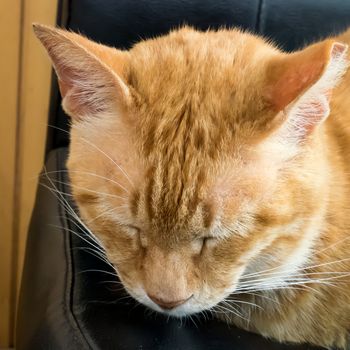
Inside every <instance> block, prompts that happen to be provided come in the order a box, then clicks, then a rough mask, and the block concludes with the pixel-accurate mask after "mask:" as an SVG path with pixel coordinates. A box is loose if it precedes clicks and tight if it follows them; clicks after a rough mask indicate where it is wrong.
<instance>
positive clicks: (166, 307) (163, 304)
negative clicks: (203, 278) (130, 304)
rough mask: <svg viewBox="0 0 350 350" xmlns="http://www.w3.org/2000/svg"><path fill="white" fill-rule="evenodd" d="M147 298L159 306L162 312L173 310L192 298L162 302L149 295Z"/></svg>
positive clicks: (162, 300)
mask: <svg viewBox="0 0 350 350" xmlns="http://www.w3.org/2000/svg"><path fill="white" fill-rule="evenodd" d="M148 296H149V298H150V299H151V300H153V301H154V302H155V303H156V304H157V305H158V306H160V307H161V308H162V309H164V310H171V309H174V308H175V307H177V306H180V305H182V304H184V303H185V302H186V301H187V300H189V299H190V298H191V297H192V295H191V296H190V297H188V298H186V299H181V300H164V299H161V298H157V297H155V296H153V295H150V294H148Z"/></svg>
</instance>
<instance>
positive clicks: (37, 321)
mask: <svg viewBox="0 0 350 350" xmlns="http://www.w3.org/2000/svg"><path fill="white" fill-rule="evenodd" d="M182 23H187V24H190V25H192V26H194V27H196V28H199V29H207V28H208V27H210V28H218V27H223V26H224V27H232V26H239V27H241V28H243V29H247V30H249V31H252V32H256V33H259V34H261V35H263V36H265V37H268V38H271V39H273V40H274V41H276V42H277V43H278V44H279V46H280V47H282V48H284V49H286V50H294V49H297V48H300V47H301V46H303V45H305V44H307V43H310V42H311V41H315V40H316V39H319V38H321V37H325V36H327V35H329V34H332V33H337V32H340V31H341V30H343V29H345V28H346V27H347V26H348V25H350V2H349V1H344V0H288V1H287V0H70V1H63V0H62V1H60V2H59V8H58V20H57V24H58V25H60V26H64V27H67V28H71V29H72V30H75V31H78V30H79V31H80V32H82V33H84V34H86V35H87V36H89V37H90V38H92V39H95V40H97V41H100V42H102V43H106V44H109V45H113V46H116V47H119V48H129V47H130V46H131V45H132V44H133V43H135V42H137V41H138V40H139V39H141V38H148V37H153V36H156V35H159V34H163V33H167V32H168V31H169V29H170V28H173V27H177V26H179V25H180V24H182ZM34 117H35V116H33V118H34ZM68 121H69V119H68V118H67V117H66V116H65V115H64V113H63V111H62V109H61V107H60V97H59V93H58V89H57V84H56V79H55V76H54V75H53V83H52V94H51V108H50V115H49V124H50V125H51V127H49V129H48V139H47V151H46V165H45V168H46V171H47V175H45V174H43V176H42V178H41V183H42V186H39V188H38V193H37V199H36V205H35V210H34V212H33V216H32V222H31V226H30V232H29V236H28V242H27V250H26V257H25V265H24V271H23V278H22V286H21V293H20V302H19V308H18V318H17V336H16V338H17V339H16V340H17V349H18V350H39V349H45V350H46V349H53V350H55V349H57V350H59V349H125V350H131V349H140V350H141V349H144V350H150V349H152V350H160V349H164V350H175V349H183V350H195V349H201V350H202V349H203V350H204V349H205V350H207V349H212V350H214V349H220V350H221V349H239V350H243V349H249V350H255V349H256V350H260V349H281V350H282V349H295V350H297V349H311V347H310V346H308V345H299V346H297V345H284V344H278V343H276V342H272V341H268V340H266V339H264V338H262V337H260V336H258V335H255V334H250V333H247V332H244V331H241V330H238V329H236V328H234V327H232V326H227V325H226V324H224V323H222V322H219V321H216V320H213V319H210V320H204V319H202V318H198V319H197V318H195V319H194V321H195V322H196V325H195V324H194V323H193V322H191V321H190V320H187V321H186V322H185V321H183V322H182V324H181V322H180V321H179V320H176V319H170V320H167V319H166V318H164V317H163V316H161V315H154V314H153V315H149V314H148V313H147V311H146V310H145V309H144V308H143V307H142V306H141V305H138V304H137V303H135V302H134V301H133V300H132V299H128V298H123V296H122V295H123V291H120V290H117V289H118V288H119V287H118V286H117V285H116V284H115V283H113V282H106V280H112V279H113V276H112V275H109V274H108V273H104V272H99V270H100V271H102V270H103V271H106V272H111V273H112V272H113V271H111V269H110V268H109V267H108V266H107V265H106V264H105V263H103V262H102V261H101V260H100V259H98V258H97V257H95V256H94V255H93V254H91V253H92V252H91V251H90V250H89V249H88V248H89V247H90V245H89V244H90V243H91V237H89V235H88V234H87V233H86V232H84V230H83V229H82V227H81V226H80V225H79V223H77V221H76V220H74V218H73V217H72V216H71V214H70V213H69V210H66V209H67V208H65V206H66V205H65V204H64V202H63V201H68V203H70V201H71V197H70V196H69V185H68V184H65V182H68V178H67V173H66V172H65V171H64V170H65V160H66V156H67V147H68V144H69V141H68V140H69V137H68V133H69V131H68V129H69V128H68ZM53 185H55V186H56V187H57V189H58V190H59V191H61V192H62V193H67V194H63V195H62V197H61V198H60V195H58V194H57V193H52V190H51V191H50V189H48V188H47V187H51V188H52V187H53ZM59 199H60V200H59ZM71 205H74V204H73V203H71ZM73 232H76V233H77V234H79V235H80V237H78V236H77V235H76V234H75V233H73ZM90 270H95V271H90ZM116 286H117V287H116Z"/></svg>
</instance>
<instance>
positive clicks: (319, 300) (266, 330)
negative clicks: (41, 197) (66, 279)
mask: <svg viewBox="0 0 350 350" xmlns="http://www.w3.org/2000/svg"><path fill="white" fill-rule="evenodd" d="M35 33H36V35H37V36H38V38H39V39H40V40H41V42H42V43H43V45H44V46H45V48H46V49H47V51H48V53H49V55H50V57H51V59H52V61H53V64H54V67H55V69H56V72H57V75H58V79H59V85H60V90H61V93H62V97H63V107H64V109H65V111H66V112H67V113H68V114H69V115H70V116H71V117H72V130H71V146H70V155H69V160H68V169H69V172H70V179H71V183H72V188H73V194H74V198H75V200H76V202H77V204H78V207H79V211H80V215H81V217H82V219H83V221H84V223H85V224H86V226H87V228H88V229H89V230H91V231H92V232H93V233H94V234H96V236H97V237H98V239H99V240H100V241H101V243H102V244H103V246H104V248H105V250H106V254H107V256H108V259H109V260H110V261H111V262H112V263H113V264H114V265H115V267H116V270H117V272H118V274H119V276H120V278H121V280H122V282H123V284H124V286H125V288H126V290H127V291H128V292H129V293H130V294H131V295H132V296H133V297H134V298H135V299H137V300H138V301H140V302H142V303H144V304H145V305H147V306H149V307H150V308H153V309H154V310H157V311H160V312H163V313H166V314H169V315H174V316H182V315H188V314H192V313H196V312H200V311H202V310H207V309H210V310H212V311H213V312H215V313H216V314H217V315H218V317H220V316H224V317H225V318H226V319H227V320H228V321H229V322H232V323H235V324H237V325H238V326H240V327H242V328H244V329H247V330H250V331H254V332H258V333H260V334H262V335H264V336H266V337H271V338H275V339H278V340H279V341H292V342H309V343H313V344H318V345H322V346H326V347H328V346H337V347H339V348H345V347H346V346H347V344H348V340H349V330H350V276H349V274H350V234H349V231H350V184H349V181H350V112H349V111H350V98H349V97H350V84H349V83H350V75H349V74H347V75H345V77H344V78H343V79H342V76H343V75H344V73H345V71H346V68H347V54H346V51H347V46H346V45H345V44H342V43H341V42H350V32H349V33H348V34H345V35H344V36H341V37H338V38H336V39H329V40H325V41H322V42H320V43H318V44H314V45H312V46H309V47H307V48H306V49H304V50H302V51H298V52H295V53H284V52H281V51H280V50H278V49H277V48H276V47H274V46H273V45H271V44H270V43H267V42H266V41H264V40H263V39H261V38H259V37H256V36H254V35H251V34H248V33H242V32H241V31H238V30H220V31H208V32H205V33H202V32H198V31H196V30H193V29H191V28H187V27H186V28H182V29H180V30H176V31H173V32H171V33H170V34H169V35H167V36H163V37H159V38H156V39H153V40H147V41H143V42H140V43H138V44H136V45H135V46H134V47H133V48H132V49H131V50H130V51H120V50H117V49H114V48H109V47H106V46H103V45H100V44H97V43H94V42H92V41H90V40H88V39H86V38H84V37H82V36H80V35H77V34H74V33H70V32H67V31H63V30H59V29H54V28H49V27H46V26H42V25H36V26H35ZM330 111H331V112H330ZM230 310H231V311H232V312H228V313H226V311H230Z"/></svg>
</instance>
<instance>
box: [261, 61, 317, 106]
mask: <svg viewBox="0 0 350 350" xmlns="http://www.w3.org/2000/svg"><path fill="white" fill-rule="evenodd" d="M323 67H324V62H320V61H318V62H310V63H308V62H307V63H304V64H302V65H300V66H295V67H294V66H291V67H290V68H289V69H288V70H287V71H285V72H284V73H283V74H282V76H281V77H280V78H279V79H278V81H277V82H276V83H275V84H274V85H273V86H272V87H270V89H269V92H268V97H269V100H270V102H271V103H272V105H273V106H274V108H275V109H276V110H277V111H281V110H283V109H284V108H285V107H286V106H287V105H288V104H289V103H290V102H292V101H293V100H294V99H296V98H297V97H298V96H299V95H300V94H301V93H302V92H303V91H305V90H306V89H307V88H308V87H309V86H310V85H312V84H313V83H314V82H315V81H316V80H317V78H318V77H319V76H320V74H321V72H322V70H323Z"/></svg>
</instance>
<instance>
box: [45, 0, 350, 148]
mask: <svg viewBox="0 0 350 350" xmlns="http://www.w3.org/2000/svg"><path fill="white" fill-rule="evenodd" d="M63 2H64V1H63ZM67 7H68V14H67V15H66V16H60V17H65V18H67V19H66V20H64V21H63V22H62V21H60V23H59V24H60V25H62V26H66V27H67V28H71V29H72V30H74V31H80V32H81V33H83V34H85V35H87V36H88V37H90V38H91V39H94V40H97V41H99V42H101V43H104V44H108V45H112V46H115V47H118V48H130V47H131V46H132V45H133V44H134V43H136V42H138V41H139V40H141V39H147V38H151V37H155V36H158V35H161V34H165V33H167V32H168V31H169V30H170V29H172V28H176V27H178V26H180V25H181V24H189V25H191V26H194V27H195V28H198V29H202V30H206V29H208V28H214V29H215V28H219V27H240V28H242V29H245V30H249V31H251V32H255V33H258V34H260V35H262V36H264V37H267V38H269V39H271V40H272V41H274V42H276V43H277V44H278V45H279V47H281V48H282V49H285V50H288V51H291V50H295V49H298V48H300V47H302V46H305V45H306V44H308V43H311V42H313V41H315V40H317V39H320V38H324V37H326V36H329V35H330V34H335V33H339V32H341V31H342V30H344V29H345V28H347V27H348V26H350V1H346V0H70V1H68V4H67ZM57 91H58V90H57V84H55V85H54V86H53V91H52V96H53V99H52V103H51V109H50V110H51V112H50V124H52V125H56V126H59V127H60V128H63V129H64V130H67V129H68V119H67V117H66V115H65V114H64V112H63V111H62V109H61V107H60V97H59V94H58V93H57ZM48 140H49V142H48V147H47V149H48V150H50V149H53V148H56V147H60V146H66V145H67V144H68V137H67V134H66V133H64V132H61V131H59V130H57V129H49V132H48Z"/></svg>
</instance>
